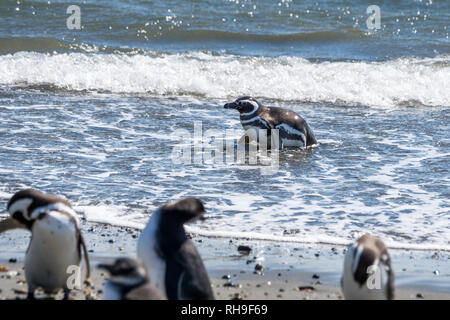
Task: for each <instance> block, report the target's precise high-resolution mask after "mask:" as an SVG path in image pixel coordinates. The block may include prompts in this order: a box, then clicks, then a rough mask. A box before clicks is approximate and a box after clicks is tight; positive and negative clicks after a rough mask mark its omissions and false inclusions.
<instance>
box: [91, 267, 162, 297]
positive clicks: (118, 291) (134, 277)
mask: <svg viewBox="0 0 450 320" xmlns="http://www.w3.org/2000/svg"><path fill="white" fill-rule="evenodd" d="M97 267H98V268H100V269H105V270H107V271H108V272H109V274H110V275H111V277H110V278H109V279H108V280H107V281H106V282H105V285H104V287H103V300H164V296H163V295H162V293H161V292H159V291H158V290H157V289H156V288H155V287H153V286H152V285H151V284H150V280H149V278H148V277H147V273H146V271H145V268H144V267H143V266H142V265H141V264H140V263H139V261H137V260H135V259H131V258H119V259H116V261H114V263H113V264H99V265H98V266H97Z"/></svg>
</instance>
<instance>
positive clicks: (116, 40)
mask: <svg viewBox="0 0 450 320" xmlns="http://www.w3.org/2000/svg"><path fill="white" fill-rule="evenodd" d="M371 4H373V3H371V2H370V1H361V0H360V1H287V0H279V1H269V0H263V1H243V0H234V1H230V0H215V1H194V0H192V1H143V0H141V1H128V0H118V1H103V0H101V1H87V0H86V1H72V0H71V1H66V0H61V1H25V0H23V1H22V0H20V1H9V0H6V1H1V2H0V21H1V26H0V201H1V202H2V203H3V204H4V207H6V203H7V200H8V198H9V197H10V196H11V195H12V194H13V193H14V192H16V191H17V190H19V189H20V188H25V187H33V188H38V189H41V190H43V191H46V192H49V193H54V194H60V195H63V196H65V197H67V198H68V199H69V200H70V201H71V202H72V204H73V205H74V207H75V209H76V210H77V212H79V213H80V215H83V216H85V217H86V218H87V220H89V221H97V222H104V223H110V224H114V225H124V226H133V227H139V228H140V227H142V226H143V225H145V222H146V221H147V219H148V217H149V215H150V214H151V212H152V211H153V210H154V209H155V208H157V207H158V206H160V205H162V204H164V203H165V202H167V201H169V200H175V199H179V198H182V197H187V196H195V197H199V198H201V199H202V200H203V201H204V203H205V205H206V208H207V211H208V218H209V219H207V221H206V222H205V223H203V224H200V225H194V226H191V227H190V228H189V230H190V231H193V232H197V233H199V234H203V235H211V236H220V237H225V238H226V237H243V238H253V239H264V240H269V241H293V242H299V243H329V244H347V243H349V242H351V241H352V240H353V239H355V237H357V236H359V235H361V233H364V232H372V233H374V234H376V235H379V236H381V237H382V238H383V239H384V240H385V241H386V243H387V244H388V245H389V246H390V247H393V248H408V249H422V250H447V251H448V250H450V173H449V168H450V161H449V159H450V90H449V88H450V43H449V21H450V19H449V18H450V4H449V2H448V1H437V0H436V1H431V0H429V1H425V0H422V1H381V2H379V3H378V4H379V6H380V13H381V20H380V29H378V30H372V29H369V28H368V26H367V24H366V20H367V18H368V16H369V14H367V13H366V9H367V7H368V6H369V5H371ZM70 5H78V6H79V8H80V17H81V25H80V26H81V30H77V29H73V30H70V29H68V28H67V25H66V19H67V18H68V17H69V16H70V14H67V13H66V10H67V8H68V7H69V6H70ZM244 94H245V95H252V96H254V97H256V98H257V99H259V100H260V101H261V102H262V103H263V104H266V105H275V106H282V107H287V108H291V109H293V110H295V111H297V112H298V113H299V114H300V115H302V116H303V117H304V118H305V119H306V120H307V121H308V123H309V124H310V126H311V127H312V129H313V131H314V132H315V135H316V138H317V139H318V141H319V145H318V146H316V147H315V148H312V149H310V150H295V149H286V150H283V151H282V152H281V153H280V158H279V168H278V171H277V172H276V173H275V174H271V175H265V174H262V171H261V170H260V168H258V167H255V166H251V165H236V164H235V163H208V162H207V161H201V162H200V163H192V164H177V163H175V162H174V161H173V159H172V158H171V154H172V152H173V151H174V149H175V148H176V146H178V145H179V141H178V140H177V136H176V131H177V130H179V129H184V130H188V132H189V133H192V136H191V137H188V138H187V140H186V141H187V143H188V144H190V143H193V142H195V141H196V138H195V137H194V136H193V132H194V123H201V125H202V128H203V130H204V131H206V130H208V129H216V130H218V131H219V132H222V133H225V132H226V130H229V129H233V130H235V132H237V133H236V134H235V136H233V137H234V138H239V136H240V134H242V133H243V130H242V128H241V125H240V123H239V117H238V114H237V112H233V111H231V110H224V109H223V104H224V103H225V102H227V101H230V100H234V99H236V98H237V97H238V96H241V95H244ZM200 140H201V139H200ZM200 153H202V154H203V155H204V154H205V153H206V151H203V152H200ZM0 214H6V213H5V212H1V213H0Z"/></svg>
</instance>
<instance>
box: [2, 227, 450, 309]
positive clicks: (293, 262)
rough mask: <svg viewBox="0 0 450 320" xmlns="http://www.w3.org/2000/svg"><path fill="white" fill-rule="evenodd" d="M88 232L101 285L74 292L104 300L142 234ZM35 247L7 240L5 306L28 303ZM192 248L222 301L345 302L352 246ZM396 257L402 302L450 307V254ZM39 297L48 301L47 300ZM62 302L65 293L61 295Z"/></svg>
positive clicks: (223, 242) (13, 237) (212, 243)
mask: <svg viewBox="0 0 450 320" xmlns="http://www.w3.org/2000/svg"><path fill="white" fill-rule="evenodd" d="M82 232H83V235H84V237H85V241H86V244H87V247H88V250H89V254H90V259H91V272H92V276H91V280H92V285H93V286H87V285H84V286H83V289H82V290H81V291H78V290H75V291H73V293H72V299H77V300H78V299H99V298H101V297H102V291H101V290H102V285H103V282H104V279H105V274H104V272H103V271H101V270H98V269H97V268H96V267H95V266H96V265H97V264H98V263H100V262H104V261H111V260H112V259H114V258H116V257H120V256H130V257H135V256H136V245H137V238H138V237H139V234H140V231H139V230H136V229H132V228H126V227H115V226H111V225H105V224H100V223H91V222H86V221H83V222H82ZM28 241H29V233H28V232H26V231H17V230H16V231H10V232H7V233H4V234H2V235H1V236H0V246H1V247H2V251H1V252H0V266H4V267H6V268H7V270H6V271H0V290H1V291H0V299H17V298H19V299H23V298H25V297H26V289H27V286H26V283H25V281H24V273H23V259H24V256H25V251H26V247H27V245H28ZM192 241H194V243H195V245H196V247H197V249H198V250H199V252H200V254H201V256H202V258H203V260H204V263H205V266H206V269H207V271H208V274H209V276H210V278H211V283H212V286H213V290H214V294H215V297H216V299H221V300H222V299H225V300H227V299H244V300H248V299H255V300H265V299H283V300H284V299H300V300H301V299H307V300H309V299H320V300H323V299H332V300H341V299H343V295H342V293H341V290H340V285H339V282H340V275H341V272H342V264H343V258H344V251H345V246H341V245H335V246H332V245H319V244H311V245H308V244H299V243H294V244H293V243H271V242H268V241H252V240H243V239H223V238H209V237H203V236H196V235H192ZM239 245H246V246H249V247H250V248H251V252H250V253H249V254H248V255H246V254H242V253H240V252H238V250H237V247H238V246H239ZM390 254H391V256H392V261H393V268H394V272H395V286H396V290H395V292H396V294H395V298H396V299H402V300H404V299H420V300H422V299H445V300H450V287H449V286H448V285H447V286H446V284H448V283H450V266H449V263H448V262H449V261H450V253H449V252H445V251H442V252H430V251H428V252H427V251H423V252H422V251H413V250H400V249H393V250H390ZM10 259H13V260H11V261H15V262H10ZM256 263H262V264H263V266H264V273H263V274H262V275H259V274H254V267H255V265H256ZM436 271H437V274H436ZM225 278H227V279H225ZM228 278H229V279H228ZM36 296H37V297H38V298H44V296H43V295H42V294H39V293H38V294H37V295H36ZM61 297H62V294H61V293H59V295H57V296H56V298H57V299H60V298H61Z"/></svg>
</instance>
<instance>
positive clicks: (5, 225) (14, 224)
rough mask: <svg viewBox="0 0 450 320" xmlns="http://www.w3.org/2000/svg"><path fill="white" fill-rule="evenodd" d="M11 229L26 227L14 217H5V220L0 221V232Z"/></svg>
mask: <svg viewBox="0 0 450 320" xmlns="http://www.w3.org/2000/svg"><path fill="white" fill-rule="evenodd" d="M13 229H27V230H28V228H27V227H26V226H25V225H24V224H22V223H20V222H19V221H17V220H16V219H14V218H6V219H5V220H2V221H0V234H1V233H3V232H6V231H9V230H13Z"/></svg>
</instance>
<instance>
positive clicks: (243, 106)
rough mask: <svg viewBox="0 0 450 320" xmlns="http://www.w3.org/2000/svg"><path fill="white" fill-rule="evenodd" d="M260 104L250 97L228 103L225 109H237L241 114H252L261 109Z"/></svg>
mask: <svg viewBox="0 0 450 320" xmlns="http://www.w3.org/2000/svg"><path fill="white" fill-rule="evenodd" d="M260 106H261V105H260V103H259V102H258V101H256V100H255V99H254V98H252V97H250V96H243V97H240V98H238V99H236V100H235V101H233V102H230V103H226V104H225V105H224V106H223V107H224V108H225V109H236V110H237V111H239V113H252V112H254V111H256V110H257V109H258V108H259V107H260Z"/></svg>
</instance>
